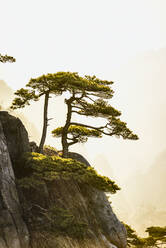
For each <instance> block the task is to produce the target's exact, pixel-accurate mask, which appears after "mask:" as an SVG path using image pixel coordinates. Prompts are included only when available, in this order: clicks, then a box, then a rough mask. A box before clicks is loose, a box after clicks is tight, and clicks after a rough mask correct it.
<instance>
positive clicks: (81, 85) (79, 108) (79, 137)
mask: <svg viewBox="0 0 166 248" xmlns="http://www.w3.org/2000/svg"><path fill="white" fill-rule="evenodd" d="M65 74H66V79H67V78H68V80H67V81H66V83H65V91H67V92H68V95H69V97H68V98H66V99H65V103H66V105H67V118H66V123H65V125H64V126H63V127H58V128H56V129H55V130H53V131H52V134H53V136H54V137H61V140H62V148H63V151H62V153H63V154H62V155H63V157H67V156H68V149H69V146H71V145H73V144H76V143H78V142H86V141H87V139H88V138H89V137H102V135H103V134H105V135H108V136H117V137H122V138H123V139H132V140H136V139H138V136H137V135H135V134H133V133H132V131H131V130H130V129H129V128H127V125H126V123H125V122H122V121H121V120H120V119H119V116H120V115H121V113H120V111H118V110H116V109H115V108H113V107H112V106H111V105H110V104H109V102H108V100H107V99H110V98H112V97H113V93H114V92H113V90H112V89H111V87H110V86H111V85H112V84H113V82H111V81H106V80H101V79H98V78H96V77H95V76H93V77H91V76H85V77H80V76H79V75H78V74H77V73H69V72H68V73H65ZM73 114H77V115H81V116H85V117H101V118H103V119H104V124H103V125H101V126H98V125H89V124H87V123H80V122H73V121H72V116H73Z"/></svg>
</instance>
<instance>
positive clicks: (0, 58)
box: [0, 54, 16, 63]
mask: <svg viewBox="0 0 166 248" xmlns="http://www.w3.org/2000/svg"><path fill="white" fill-rule="evenodd" d="M0 62H1V63H6V62H10V63H13V62H16V59H15V58H13V57H11V56H8V55H2V54H0Z"/></svg>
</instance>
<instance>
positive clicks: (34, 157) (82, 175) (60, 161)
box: [18, 153, 120, 194]
mask: <svg viewBox="0 0 166 248" xmlns="http://www.w3.org/2000/svg"><path fill="white" fill-rule="evenodd" d="M18 173H19V174H20V175H19V176H18V178H19V180H18V182H19V185H20V186H21V187H24V188H30V187H34V188H36V189H37V188H38V186H39V185H40V184H44V183H47V182H52V181H53V180H55V179H57V180H58V179H64V180H71V179H73V180H75V181H76V182H78V183H80V184H84V185H89V186H92V187H95V188H97V189H99V190H102V191H105V192H110V193H112V194H114V193H116V191H117V190H119V189H120V188H119V187H118V186H117V185H116V184H115V182H114V181H112V180H110V179H109V178H108V177H104V176H100V175H98V174H97V172H96V171H95V170H94V169H93V168H92V167H87V166H86V165H85V164H83V163H80V162H78V161H76V160H74V159H66V158H61V157H58V156H46V155H43V154H39V153H28V154H26V155H25V156H24V158H23V160H22V162H21V166H20V168H18Z"/></svg>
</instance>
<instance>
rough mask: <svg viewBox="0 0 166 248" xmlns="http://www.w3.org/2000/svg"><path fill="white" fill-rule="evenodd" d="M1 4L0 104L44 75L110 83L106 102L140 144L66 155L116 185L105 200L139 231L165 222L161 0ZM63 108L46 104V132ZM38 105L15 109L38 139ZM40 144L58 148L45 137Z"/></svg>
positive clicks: (165, 25)
mask: <svg viewBox="0 0 166 248" xmlns="http://www.w3.org/2000/svg"><path fill="white" fill-rule="evenodd" d="M0 2H1V3H2V4H1V6H2V10H3V11H2V12H1V16H0V26H1V29H0V30H1V40H0V45H1V46H0V53H2V54H6V53H7V54H8V55H11V56H14V57H15V58H16V60H17V62H16V63H14V64H1V65H0V79H1V81H0V104H1V105H3V106H4V108H7V107H8V105H9V104H10V103H9V101H10V99H12V97H13V91H12V89H13V90H16V89H19V88H21V87H24V86H25V84H26V83H27V82H28V81H29V79H30V78H31V77H37V76H39V75H42V74H44V73H50V72H53V73H54V72H57V71H77V72H79V73H80V74H81V75H82V74H90V75H93V74H95V75H96V76H98V77H100V78H103V79H107V80H113V81H114V82H115V83H114V85H113V89H114V90H115V96H114V98H113V99H112V101H111V103H112V104H113V106H115V107H117V108H118V109H119V110H121V111H122V120H124V121H126V122H127V123H128V126H129V128H130V129H132V130H133V131H134V132H135V133H137V134H138V135H139V138H140V139H139V141H126V140H125V141H124V140H122V139H116V138H109V137H105V138H103V139H101V140H96V139H94V140H93V139H91V140H89V141H88V142H87V143H86V144H84V145H75V146H73V150H75V151H78V152H81V153H82V154H83V155H84V156H85V157H86V158H87V159H88V160H89V162H90V163H91V164H92V165H93V166H94V167H95V168H96V169H97V170H98V171H99V172H100V173H102V174H104V175H107V176H110V177H111V178H113V179H115V180H116V182H117V183H118V184H119V185H120V186H121V188H122V190H121V192H119V193H117V194H116V195H115V196H111V201H112V206H113V208H114V210H115V212H116V213H117V215H118V216H119V218H120V219H121V220H123V221H125V222H127V223H128V224H130V225H132V226H133V227H134V228H135V229H136V230H137V231H138V232H140V233H142V231H143V230H144V229H145V228H146V227H147V226H150V225H166V224H165V223H166V208H165V206H166V197H165V195H166V185H165V177H166V132H165V127H166V84H165V82H166V69H165V68H166V16H165V12H166V1H165V0H143V1H141V0H139V1H137V0H126V1H124V0H116V2H115V1H113V0H108V1H107V0H102V1H99V0H89V1H87V0H84V1H81V0H71V1H67V0H66V1H65V0H61V1H56V0H54V1H51V0H48V1H38V0H36V1H32V0H31V1H28V2H27V1H21V0H15V1H10V0H6V1H5V2H4V1H3V2H2V1H0ZM4 81H5V82H6V83H7V85H8V86H7V85H6V84H5V83H4ZM9 87H10V88H9ZM11 88H12V89H11ZM63 104H64V99H63V98H61V97H58V98H57V99H53V98H52V99H51V105H50V107H49V117H53V118H54V119H53V120H52V121H51V122H50V126H49V131H51V130H52V129H53V128H55V127H57V126H59V125H63V123H64V120H65V114H66V109H65V107H64V106H63ZM42 106H43V105H42V100H41V101H40V102H38V103H35V104H32V106H29V107H26V108H25V109H24V110H22V111H21V112H17V115H19V116H21V118H22V119H23V121H24V123H25V125H26V127H27V128H28V129H29V136H30V139H31V140H36V141H37V142H38V141H39V137H40V132H41V126H42ZM23 115H24V118H23ZM26 118H27V119H28V121H27V119H26ZM46 143H47V144H51V145H53V146H55V147H57V148H58V149H61V146H60V142H59V140H58V139H53V138H52V137H51V135H50V134H49V135H48V137H47V141H46Z"/></svg>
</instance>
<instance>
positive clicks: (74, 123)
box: [70, 122, 115, 136]
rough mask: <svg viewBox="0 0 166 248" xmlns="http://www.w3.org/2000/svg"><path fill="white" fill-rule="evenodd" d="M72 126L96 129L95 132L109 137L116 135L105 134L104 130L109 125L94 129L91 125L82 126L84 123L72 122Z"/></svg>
mask: <svg viewBox="0 0 166 248" xmlns="http://www.w3.org/2000/svg"><path fill="white" fill-rule="evenodd" d="M70 125H74V126H82V127H87V128H91V129H94V130H97V131H99V132H101V133H103V134H105V135H109V136H112V135H114V134H115V133H112V134H111V133H106V132H104V131H103V130H102V129H104V128H106V126H107V125H105V126H101V127H93V126H89V125H86V124H82V123H77V122H71V123H70Z"/></svg>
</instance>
